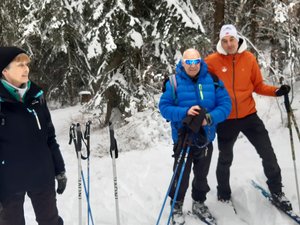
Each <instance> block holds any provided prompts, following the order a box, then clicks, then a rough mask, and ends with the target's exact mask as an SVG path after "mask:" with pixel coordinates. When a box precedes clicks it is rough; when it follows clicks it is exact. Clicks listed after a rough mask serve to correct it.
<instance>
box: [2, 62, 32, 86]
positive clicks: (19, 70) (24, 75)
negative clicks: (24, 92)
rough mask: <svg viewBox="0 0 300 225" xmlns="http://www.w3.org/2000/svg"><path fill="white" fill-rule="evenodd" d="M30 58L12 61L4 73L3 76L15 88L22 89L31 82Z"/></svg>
mask: <svg viewBox="0 0 300 225" xmlns="http://www.w3.org/2000/svg"><path fill="white" fill-rule="evenodd" d="M29 62H30V60H29V58H22V59H20V60H17V61H16V60H14V61H12V62H11V63H10V64H9V65H8V66H7V67H6V68H5V69H4V70H3V71H2V74H3V76H4V78H5V79H6V81H7V82H9V83H11V84H12V85H14V86H15V87H20V86H21V85H22V84H24V83H27V82H28V80H29V77H28V75H29V67H28V65H29Z"/></svg>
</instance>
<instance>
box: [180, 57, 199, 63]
mask: <svg viewBox="0 0 300 225" xmlns="http://www.w3.org/2000/svg"><path fill="white" fill-rule="evenodd" d="M183 61H184V62H185V64H187V65H192V64H194V65H196V64H198V63H200V62H201V58H198V59H184V60H183Z"/></svg>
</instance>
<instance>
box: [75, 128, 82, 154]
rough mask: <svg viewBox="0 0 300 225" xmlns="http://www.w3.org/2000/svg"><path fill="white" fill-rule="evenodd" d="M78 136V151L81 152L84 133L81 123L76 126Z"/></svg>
mask: <svg viewBox="0 0 300 225" xmlns="http://www.w3.org/2000/svg"><path fill="white" fill-rule="evenodd" d="M76 136H77V144H76V151H77V152H80V151H81V149H82V132H81V128H80V124H79V123H77V125H76Z"/></svg>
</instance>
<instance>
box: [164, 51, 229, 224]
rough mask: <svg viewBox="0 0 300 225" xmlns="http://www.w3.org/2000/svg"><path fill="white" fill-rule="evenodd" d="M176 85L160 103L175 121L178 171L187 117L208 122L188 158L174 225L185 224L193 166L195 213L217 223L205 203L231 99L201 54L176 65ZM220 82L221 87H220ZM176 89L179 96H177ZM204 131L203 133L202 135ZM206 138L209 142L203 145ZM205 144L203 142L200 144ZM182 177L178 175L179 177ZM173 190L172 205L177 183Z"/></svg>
mask: <svg viewBox="0 0 300 225" xmlns="http://www.w3.org/2000/svg"><path fill="white" fill-rule="evenodd" d="M175 77H176V82H175V83H176V85H175V87H174V84H173V85H171V82H172V83H174V81H171V82H167V83H166V86H165V92H164V93H163V94H162V96H161V98H160V102H159V109H160V112H161V114H162V116H163V117H164V118H165V119H167V120H168V121H170V122H171V129H172V138H173V142H174V148H173V151H174V159H175V161H174V168H175V166H176V164H177V160H178V157H179V153H180V149H181V148H182V146H180V145H181V144H179V143H182V140H180V138H181V135H179V132H180V130H181V129H182V127H183V125H182V121H183V120H184V119H186V117H197V116H198V115H199V114H200V113H203V112H205V119H204V120H203V121H201V122H200V123H198V124H195V123H194V124H192V125H193V126H198V127H199V129H200V128H202V129H200V133H199V135H198V136H197V135H196V137H202V138H195V140H193V144H192V145H191V146H190V147H191V148H190V154H189V156H188V158H187V162H186V167H185V170H184V174H183V179H182V182H181V183H180V188H179V192H178V197H177V199H176V202H175V207H174V211H173V215H172V222H173V224H184V216H183V213H182V206H183V201H184V197H185V194H186V191H187V188H188V185H189V176H190V171H191V167H192V164H193V172H194V179H193V182H192V199H193V206H192V211H193V213H194V214H195V215H197V216H198V217H199V218H200V219H204V218H210V219H212V220H213V217H212V215H211V214H210V212H209V210H208V208H207V206H206V205H205V204H204V201H205V200H206V194H207V192H208V191H209V190H210V188H209V186H208V184H207V175H208V171H209V166H210V162H211V156H212V150H213V145H212V141H213V140H214V138H215V130H216V125H217V124H218V123H220V122H222V121H224V120H225V119H226V118H227V116H228V115H229V113H230V111H231V100H230V97H229V95H228V93H227V91H226V89H225V88H224V85H223V82H222V81H221V80H217V81H215V78H214V77H213V76H212V75H210V74H209V73H208V71H207V65H206V64H205V62H204V61H203V60H202V59H201V57H200V53H199V51H197V50H196V49H192V48H191V49H187V50H186V51H185V52H184V53H183V57H182V60H180V62H179V63H178V64H177V66H176V76H175ZM216 83H217V84H216ZM174 89H175V97H174ZM201 131H202V132H201ZM203 136H204V137H206V140H207V141H204V142H203ZM199 142H201V143H199ZM177 178H178V174H177ZM177 178H175V182H174V184H173V187H172V188H171V191H170V194H169V196H170V198H171V203H173V198H174V194H175V188H176V181H177V180H178V179H177Z"/></svg>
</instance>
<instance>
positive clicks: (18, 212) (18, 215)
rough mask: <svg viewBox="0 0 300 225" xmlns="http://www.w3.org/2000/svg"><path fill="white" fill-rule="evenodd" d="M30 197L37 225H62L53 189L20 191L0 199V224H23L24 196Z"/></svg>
mask: <svg viewBox="0 0 300 225" xmlns="http://www.w3.org/2000/svg"><path fill="white" fill-rule="evenodd" d="M26 193H27V195H28V196H29V198H30V199H31V203H32V206H33V209H34V212H35V216H36V221H37V223H38V224H39V225H63V224H64V223H63V220H62V218H61V217H59V216H58V210H57V207H56V197H55V196H56V193H55V189H54V188H53V189H51V190H44V191H28V192H20V193H17V194H15V195H12V196H9V197H7V198H5V199H2V200H1V203H2V206H3V209H2V211H1V212H0V224H1V225H25V219H24V209H23V204H24V198H25V194H26Z"/></svg>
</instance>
